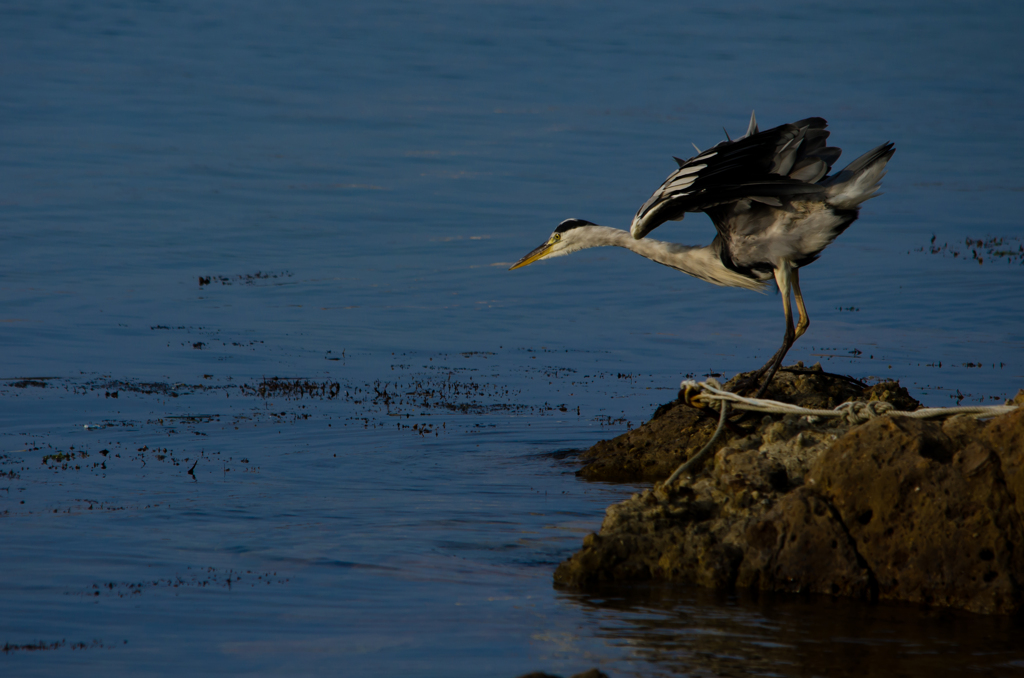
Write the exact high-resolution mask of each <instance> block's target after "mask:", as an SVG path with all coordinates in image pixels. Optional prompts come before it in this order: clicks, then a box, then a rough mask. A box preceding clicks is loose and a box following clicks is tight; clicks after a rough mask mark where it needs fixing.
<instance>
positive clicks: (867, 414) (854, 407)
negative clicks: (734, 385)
mask: <svg viewBox="0 0 1024 678" xmlns="http://www.w3.org/2000/svg"><path fill="white" fill-rule="evenodd" d="M679 388H680V391H681V397H684V399H685V400H686V401H687V402H688V403H691V404H692V403H693V402H694V401H697V400H700V401H702V402H706V403H708V405H709V406H711V405H712V404H713V403H719V407H720V408H721V414H720V415H719V418H718V428H716V429H715V432H714V434H713V435H712V436H711V439H710V440H708V442H707V444H706V445H704V447H703V448H701V450H700V452H698V453H697V454H695V455H693V456H692V457H691V458H690V459H688V460H687V461H685V462H683V463H682V464H680V465H679V467H678V468H677V469H676V470H675V471H674V472H673V473H672V475H671V476H669V477H668V479H666V480H665V482H664V483H662V487H667V486H669V485H671V484H672V483H673V482H675V481H676V480H677V479H678V478H679V476H681V475H683V474H684V473H687V472H689V471H691V470H694V469H696V468H697V467H699V465H700V464H701V462H703V460H704V457H706V456H707V454H708V453H709V452H710V450H711V447H712V446H713V445H714V444H715V442H716V441H717V440H718V438H719V437H720V436H721V434H722V430H723V429H724V428H725V419H726V412H727V411H728V408H729V404H732V406H733V407H735V408H736V409H738V410H748V411H752V412H766V413H769V414H795V415H798V416H805V417H807V419H808V421H809V422H811V423H814V422H816V421H818V420H820V419H824V418H829V417H842V418H844V419H845V420H846V422H847V423H848V424H849V425H850V426H857V425H859V424H863V423H865V422H867V421H870V420H871V419H875V418H877V417H882V416H885V415H890V416H900V417H907V418H910V419H930V418H932V417H944V416H948V415H957V414H970V415H974V416H976V417H994V416H997V415H1000V414H1006V413H1008V412H1013V411H1014V410H1016V409H1017V408H1018V407H1019V406H1018V405H981V406H969V407H922V408H921V409H918V410H914V411H912V412H906V411H903V410H897V409H896V406H895V405H893V404H892V403H887V402H885V401H884V400H852V401H850V402H845V403H842V404H841V405H838V406H837V407H836V408H835V409H831V410H818V409H812V408H808V407H800V406H799V405H790V404H789V403H780V402H779V401H777V400H767V399H763V398H747V397H744V396H741V395H737V394H736V393H731V392H729V391H726V390H725V389H723V388H722V386H721V384H719V383H718V382H717V381H715V380H714V379H708V380H707V381H701V382H698V381H693V380H691V379H687V380H685V381H683V383H682V384H680V385H679Z"/></svg>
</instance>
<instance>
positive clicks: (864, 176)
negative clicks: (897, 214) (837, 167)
mask: <svg viewBox="0 0 1024 678" xmlns="http://www.w3.org/2000/svg"><path fill="white" fill-rule="evenodd" d="M895 152H896V149H895V148H894V146H893V143H892V142H891V141H890V142H886V143H884V144H882V145H881V146H878V147H877V148H873V149H871V150H870V151H868V152H867V153H865V154H864V155H862V156H860V157H859V158H857V159H856V160H854V161H853V162H851V163H850V164H849V166H847V167H846V169H844V170H843V171H842V172H839V173H838V174H836V175H835V176H833V177H829V178H827V179H825V180H824V181H823V182H821V185H823V186H825V187H826V189H827V195H828V198H827V200H828V203H829V204H830V205H832V206H833V207H838V208H840V209H856V208H857V207H858V206H860V204H861V203H862V202H864V201H865V200H868V199H870V198H873V197H875V195H876V194H877V192H878V189H879V188H880V187H881V181H882V177H884V176H885V165H886V163H888V162H889V158H891V157H892V154H893V153H895Z"/></svg>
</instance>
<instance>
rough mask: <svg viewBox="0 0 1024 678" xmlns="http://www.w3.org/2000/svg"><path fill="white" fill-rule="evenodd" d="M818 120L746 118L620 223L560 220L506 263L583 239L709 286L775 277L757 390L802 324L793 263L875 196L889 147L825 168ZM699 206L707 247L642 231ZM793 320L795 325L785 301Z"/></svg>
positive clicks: (560, 251)
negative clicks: (776, 322) (764, 125)
mask: <svg viewBox="0 0 1024 678" xmlns="http://www.w3.org/2000/svg"><path fill="white" fill-rule="evenodd" d="M826 124H827V123H826V122H825V120H823V119H822V118H807V119H806V120H799V121H797V122H794V123H791V124H788V125H780V126H779V127H774V128H772V129H769V130H765V131H763V132H762V131H759V130H758V127H757V121H756V119H755V118H754V116H753V115H752V116H751V119H750V126H749V127H748V129H747V133H746V134H744V135H743V136H742V137H739V138H737V139H735V140H727V141H723V142H721V143H719V144H717V145H716V146H713V147H712V148H709V149H707V150H706V151H703V152H698V154H697V155H696V156H694V157H692V158H690V159H688V160H680V159H679V158H676V162H677V163H678V165H679V168H678V169H676V170H675V171H674V172H672V174H670V175H669V177H668V178H667V179H666V180H665V182H664V183H663V184H662V185H661V186H660V187H659V188H658V190H656V191H655V192H654V194H653V195H652V196H651V197H650V198H649V199H648V200H647V201H646V202H645V203H644V204H643V205H642V206H641V207H640V209H639V210H638V211H637V213H636V216H635V217H634V218H633V223H632V225H631V227H630V230H629V231H624V230H621V229H616V228H609V227H607V226H598V225H596V224H593V223H591V222H589V221H584V220H582V219H567V220H565V221H563V222H562V223H561V224H559V226H558V228H556V229H555V232H554V233H552V234H551V237H550V238H548V240H547V241H546V242H545V243H544V244H543V245H541V246H540V247H538V248H536V249H535V250H533V251H532V252H530V253H529V254H527V255H526V256H525V257H523V258H522V259H521V260H519V261H518V262H517V263H516V264H515V265H514V266H512V269H516V268H520V267H523V266H526V265H528V264H531V263H533V262H535V261H539V260H541V259H548V258H551V257H556V256H561V255H565V254H570V253H572V252H576V251H579V250H582V249H587V248H590V247H603V246H616V247H623V248H626V249H628V250H631V251H633V252H636V253H637V254H639V255H640V256H643V257H646V258H647V259H650V260H651V261H654V262H657V263H659V264H663V265H665V266H669V267H671V268H674V269H676V270H679V271H682V272H683V273H686V274H688V275H691V276H694V277H696V278H700V279H701V280H705V281H707V282H709V283H712V284H715V285H721V286H726V287H742V288H745V289H751V290H758V291H760V290H763V289H764V288H765V287H766V286H767V285H768V284H769V283H770V282H771V280H772V279H773V278H774V280H775V283H776V285H777V286H778V288H779V291H780V292H781V293H782V306H783V312H784V313H785V317H786V331H785V335H784V338H783V343H782V347H781V348H780V349H779V350H778V351H777V352H776V353H775V355H774V356H773V357H772V359H771V360H769V361H768V362H767V363H766V364H765V365H764V367H762V368H761V369H760V370H758V371H757V372H755V374H754V379H755V380H757V379H760V377H761V376H763V375H764V374H765V373H767V377H766V378H765V380H764V382H763V384H762V386H761V388H760V389H759V391H758V395H761V394H763V393H764V390H765V389H766V388H767V387H768V384H769V383H770V381H771V379H772V377H773V376H774V375H775V372H776V370H778V368H779V365H781V363H782V359H783V358H784V357H785V355H786V353H787V352H788V351H789V348H790V347H791V346H792V345H793V342H795V341H796V339H797V338H799V337H800V336H801V335H802V334H803V333H804V332H805V331H806V330H807V327H808V325H809V324H810V323H809V320H808V317H807V309H806V307H805V306H804V301H803V295H802V293H801V291H800V278H799V270H800V268H801V267H803V266H806V265H807V264H810V263H811V262H813V261H814V260H816V259H817V258H818V257H819V256H820V255H821V252H822V251H823V250H824V249H825V248H826V247H827V246H828V245H829V244H830V243H831V242H832V241H833V240H835V239H836V237H837V236H839V234H840V233H842V232H843V231H844V230H846V228H847V227H849V226H850V224H852V223H853V222H854V221H855V220H856V219H857V216H858V211H859V208H860V205H861V204H862V203H863V202H864V201H865V200H868V199H869V198H872V197H874V195H875V194H876V192H877V191H878V188H879V185H880V181H881V179H882V177H883V176H884V174H885V166H886V163H887V162H888V161H889V159H890V158H891V157H892V155H893V153H894V148H893V144H892V143H885V144H882V145H881V146H878V147H877V148H874V149H872V150H870V151H868V152H867V153H865V154H864V155H862V156H861V157H859V158H857V159H856V160H854V161H853V162H852V163H850V165H849V166H847V167H846V168H845V169H843V170H842V171H840V172H838V173H836V174H834V175H830V174H829V172H830V171H831V169H832V165H833V164H834V163H835V161H836V160H838V159H839V155H840V153H841V152H842V151H841V150H840V149H839V148H835V147H833V146H828V145H826V140H827V139H828V136H829V132H828V131H827V130H826V129H825V127H826ZM688 212H704V213H705V214H707V215H708V216H709V217H710V218H711V221H712V223H713V224H714V225H715V230H716V231H717V235H716V236H715V238H714V240H713V241H712V242H711V244H710V245H706V246H686V245H678V244H676V243H670V242H663V241H659V240H653V239H647V238H646V236H647V234H649V233H650V232H651V231H653V230H654V229H655V228H657V227H658V226H660V225H661V224H663V223H665V222H666V221H680V220H682V219H683V217H685V216H686V214H687V213H688ZM791 295H792V297H793V300H795V302H796V307H797V311H798V313H799V321H798V323H797V325H796V326H795V327H794V325H793V312H792V302H791V299H790V296H791Z"/></svg>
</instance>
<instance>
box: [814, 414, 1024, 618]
mask: <svg viewBox="0 0 1024 678" xmlns="http://www.w3.org/2000/svg"><path fill="white" fill-rule="evenodd" d="M1014 424H1016V426H1014ZM944 428H948V429H949V430H950V431H951V432H954V433H955V436H954V437H950V436H949V435H947V433H946V432H945V431H944V430H943V429H944ZM964 429H973V431H974V435H973V436H971V435H965V434H964V433H963V430H964ZM1009 431H1016V433H1017V434H1018V435H1019V436H1020V435H1024V411H1020V412H1015V413H1013V414H1010V415H1005V416H1004V417H1000V418H998V419H996V420H995V421H992V422H990V423H988V424H987V425H982V424H977V423H976V424H973V425H966V424H965V423H964V422H954V421H952V420H951V421H949V422H947V423H946V425H945V426H944V425H943V424H941V423H938V422H932V421H922V420H915V419H901V418H889V417H886V418H884V419H876V420H874V421H871V422H868V423H867V424H864V425H863V426H860V427H858V428H857V429H855V430H853V431H851V432H850V433H849V434H847V435H846V436H844V437H843V438H842V439H841V440H839V441H837V442H836V443H835V444H834V445H832V446H831V447H830V448H829V449H828V450H826V451H825V452H824V453H823V454H822V455H821V456H820V457H819V458H818V459H817V461H816V462H815V463H814V465H813V467H812V468H811V471H810V474H809V475H808V478H807V482H808V486H809V487H813V488H814V489H815V490H816V492H817V493H819V494H820V496H821V497H822V498H824V499H825V500H826V501H828V502H829V503H830V504H831V506H833V507H835V510H836V511H837V512H838V514H839V519H840V520H841V521H842V523H843V524H844V525H845V526H846V528H847V529H848V530H849V534H850V538H851V539H852V540H853V542H854V543H855V546H856V549H857V552H858V553H859V554H860V556H861V558H863V559H864V561H866V563H868V565H869V567H870V568H871V571H872V572H873V573H874V577H875V580H876V581H877V586H878V597H879V598H882V599H891V600H904V601H909V602H921V603H927V604H930V605H942V606H946V607H961V608H964V609H967V610H971V611H972V612H982V613H1003V614H1007V613H1013V612H1015V611H1017V610H1018V609H1020V607H1021V603H1022V593H1024V592H1022V590H1021V586H1020V584H1021V583H1024V525H1022V523H1021V518H1020V516H1021V514H1020V512H1019V511H1018V508H1017V506H1016V496H1015V493H1014V492H1012V491H1011V490H1010V488H1009V487H1008V486H1007V482H1006V479H1005V477H1004V474H1003V470H1002V467H1003V462H1002V458H1001V455H1000V454H999V452H997V451H996V450H995V449H993V446H992V444H991V442H992V439H993V435H994V434H995V436H996V437H997V439H999V440H1003V439H1004V438H1006V437H1007V436H1006V435H1005V432H1009ZM1011 439H1012V436H1011ZM1001 451H1002V452H1003V455H1002V457H1004V458H1005V459H1006V461H1007V463H1008V464H1009V465H1018V464H1019V463H1020V461H1021V457H1022V456H1024V447H1022V446H1020V445H1018V446H1017V447H1016V448H1015V449H1007V448H1003V449H1002V450H1001ZM1022 489H1024V488H1022Z"/></svg>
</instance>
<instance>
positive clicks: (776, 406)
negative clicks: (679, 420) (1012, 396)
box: [680, 379, 1018, 425]
mask: <svg viewBox="0 0 1024 678" xmlns="http://www.w3.org/2000/svg"><path fill="white" fill-rule="evenodd" d="M709 382H710V380H709V381H701V382H696V381H692V380H689V379H688V380H686V381H684V382H683V383H682V384H680V388H681V389H682V390H684V391H687V392H690V393H693V392H697V393H699V395H695V396H691V398H700V399H701V400H703V401H705V402H729V403H731V404H732V406H733V407H735V408H736V409H739V410H751V411H754V412H767V413H771V414H796V415H799V416H806V417H813V418H818V417H843V418H845V419H846V421H847V422H849V423H850V424H851V425H857V424H862V423H864V422H866V421H868V420H869V419H874V418H875V417H881V416H883V415H886V414H888V415H894V416H900V417H908V418H911V419H930V418H932V417H944V416H950V415H955V414H971V415H974V416H976V417H994V416H997V415H1000V414H1006V413H1007V412H1013V411H1014V410H1016V409H1017V407H1018V406H1017V405H981V406H970V407H923V408H921V409H919V410H914V411H912V412H905V411H902V410H897V409H896V407H895V406H894V405H893V404H892V403H887V402H885V401H882V400H871V401H864V400H854V401H851V402H848V403H843V404H842V405H839V406H838V407H836V408H835V409H833V410H816V409H811V408H807V407H800V406H798V405H790V404H789V403H780V402H778V401H776V400H766V399H763V398H746V397H744V396H741V395H737V394H735V393H730V392H729V391H726V390H724V389H722V388H721V387H719V386H718V384H717V383H716V382H715V383H709ZM812 421H813V419H812Z"/></svg>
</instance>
